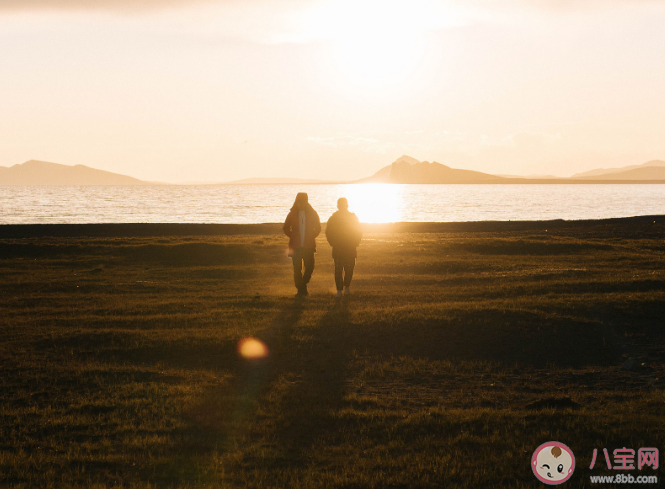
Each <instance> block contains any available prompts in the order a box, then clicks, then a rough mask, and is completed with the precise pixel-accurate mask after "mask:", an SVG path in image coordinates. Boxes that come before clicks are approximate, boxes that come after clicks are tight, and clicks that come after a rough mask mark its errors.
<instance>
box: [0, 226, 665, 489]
mask: <svg viewBox="0 0 665 489" xmlns="http://www.w3.org/2000/svg"><path fill="white" fill-rule="evenodd" d="M652 221H653V222H652ZM12 229H14V231H12V233H14V234H12V233H8V232H5V233H4V235H3V234H2V233H1V232H0V236H4V238H0V297H1V300H0V322H1V327H0V374H1V375H0V399H1V403H0V486H1V487H39V488H46V487H115V486H122V487H157V488H161V487H191V488H199V487H233V488H235V487H237V488H244V487H261V488H268V487H275V488H276V487H293V488H310V487H312V488H313V487H363V488H364V487H367V488H369V487H376V488H384V487H404V488H407V487H424V488H427V487H468V488H481V487H482V488H485V487H544V486H543V485H542V484H541V483H540V482H538V481H537V480H536V478H535V477H534V475H533V473H532V471H531V468H530V461H531V455H532V453H533V451H534V450H535V448H536V447H538V446H539V445H540V444H542V443H544V442H546V441H549V440H558V441H560V442H562V443H565V444H566V445H568V446H569V447H570V448H571V449H572V450H573V452H574V453H575V456H576V460H577V469H576V471H575V474H574V475H573V477H572V479H571V480H569V481H568V482H567V483H566V484H565V486H562V487H603V486H598V485H596V486H592V485H591V483H590V481H589V476H590V475H605V474H611V473H616V472H615V471H608V470H607V469H606V468H604V463H603V460H602V449H603V448H607V449H608V450H609V451H610V452H611V451H613V450H614V449H616V448H621V447H624V446H625V447H628V448H633V449H634V450H635V451H637V449H638V448H641V447H651V446H655V447H657V448H660V450H661V457H660V458H661V466H663V465H665V459H664V458H663V452H665V443H664V442H665V391H664V389H665V326H664V325H665V321H664V318H665V241H664V238H665V218H663V217H658V218H653V219H637V220H614V221H609V222H604V221H597V222H588V223H564V222H561V221H559V222H556V223H552V224H551V225H548V224H547V223H534V224H533V225H529V224H528V223H523V224H522V225H518V224H514V223H513V224H509V223H503V224H502V223H499V224H486V225H482V224H478V225H471V224H470V225H467V226H464V225H459V226H454V225H448V226H445V225H433V224H432V225H415V224H414V225H401V226H400V225H393V226H367V227H366V233H365V239H364V241H363V243H362V245H361V247H360V248H359V253H358V263H357V267H356V276H355V279H354V283H353V285H352V289H353V292H354V295H353V296H352V297H350V298H348V299H344V300H341V301H339V300H336V299H335V298H334V297H333V293H334V282H333V276H332V260H331V256H330V248H329V247H328V245H327V243H325V239H324V238H319V240H318V243H319V250H318V254H317V264H316V270H315V273H314V277H313V280H312V283H311V284H310V293H311V295H310V296H309V297H308V298H307V299H305V300H298V299H295V298H294V297H293V294H294V293H295V288H294V287H293V285H292V272H291V265H290V260H289V259H288V258H287V256H286V241H287V240H286V237H284V236H282V235H280V234H279V228H278V226H263V227H254V228H250V227H248V228H242V227H233V228H219V229H226V232H225V233H226V234H225V233H224V232H216V231H215V232H209V233H208V232H206V233H204V232H201V235H199V236H196V235H189V236H188V235H182V229H183V228H178V229H179V230H180V231H178V232H177V233H175V232H174V233H171V234H181V235H179V236H169V235H168V234H169V231H168V229H169V228H168V226H167V227H163V228H160V231H159V233H156V234H157V235H153V236H149V235H144V236H136V235H135V236H123V234H132V233H126V232H124V231H123V232H119V231H118V232H116V231H117V229H116V231H113V230H111V231H108V232H103V233H97V236H91V237H81V236H74V237H67V236H66V235H67V233H68V231H67V230H68V229H69V230H70V231H71V229H73V228H66V227H65V228H62V229H64V231H62V229H61V231H59V232H58V233H52V234H59V235H60V236H59V237H40V238H37V237H32V238H18V237H7V236H13V235H17V234H16V233H18V235H20V230H19V231H16V232H15V228H12ZM34 229H37V231H35V232H36V233H37V234H39V232H38V230H39V229H42V228H34ZM34 229H33V230H32V231H30V233H27V232H26V233H27V235H30V234H34V232H33V231H34ZM59 229H60V228H59ZM86 229H88V228H86ZM90 229H92V228H90ZM114 229H115V228H114ZM136 229H139V228H136ZM174 229H175V228H174ZM197 229H204V228H202V227H199V228H197ZM205 229H212V228H205ZM215 229H217V228H215ZM243 229H244V230H245V231H246V232H245V231H243ZM229 230H230V231H229ZM125 231H126V230H125ZM86 232H87V231H86ZM70 234H71V233H70ZM74 234H77V233H74ZM78 234H81V233H78ZM83 234H85V233H83ZM92 234H93V235H94V234H95V233H92ZM114 234H116V236H113V235H114ZM134 234H137V233H134ZM139 234H140V233H139ZM144 234H145V233H144ZM147 234H150V233H147ZM203 234H208V235H207V236H204V235H203ZM245 337H255V338H259V339H261V340H262V341H263V342H265V344H266V345H267V346H268V348H269V351H270V355H269V356H268V357H267V358H266V359H262V360H245V359H242V358H241V357H240V356H239V355H238V353H237V345H238V342H239V340H241V339H242V338H245ZM626 363H627V364H628V365H629V366H630V368H622V366H623V365H624V364H626ZM594 448H597V449H598V451H599V452H600V453H601V455H600V457H599V462H597V463H596V468H595V469H593V470H589V464H590V462H591V457H592V454H593V449H594ZM629 473H630V474H632V475H634V476H637V475H653V474H656V475H659V474H660V475H659V478H660V479H662V480H664V481H665V467H661V468H660V469H659V470H658V471H654V470H652V469H650V468H649V469H648V470H647V469H643V470H642V471H641V472H640V471H637V470H635V471H633V472H629ZM604 487H609V485H604ZM641 487H655V486H654V485H652V486H641Z"/></svg>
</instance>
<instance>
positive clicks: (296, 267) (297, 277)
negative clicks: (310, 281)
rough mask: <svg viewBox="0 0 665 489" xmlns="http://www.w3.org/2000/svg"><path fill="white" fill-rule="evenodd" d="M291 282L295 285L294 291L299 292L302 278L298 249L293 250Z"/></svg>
mask: <svg viewBox="0 0 665 489" xmlns="http://www.w3.org/2000/svg"><path fill="white" fill-rule="evenodd" d="M291 258H292V259H293V282H294V283H295V286H296V289H298V290H299V291H300V288H301V287H302V285H303V277H302V261H303V260H302V253H301V252H300V249H296V250H293V256H292V257H291Z"/></svg>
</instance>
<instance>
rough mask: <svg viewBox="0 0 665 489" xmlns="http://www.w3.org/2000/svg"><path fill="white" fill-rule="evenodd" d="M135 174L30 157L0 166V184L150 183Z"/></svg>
mask: <svg viewBox="0 0 665 489" xmlns="http://www.w3.org/2000/svg"><path fill="white" fill-rule="evenodd" d="M151 184H153V183H152V182H144V181H142V180H138V179H137V178H133V177H128V176H126V175H120V174H119V173H112V172H109V171H104V170H97V169H95V168H90V167H89V166H85V165H76V166H68V165H60V164H58V163H49V162H47V161H37V160H30V161H26V162H25V163H22V164H20V165H14V166H11V167H9V168H7V167H4V166H0V185H151Z"/></svg>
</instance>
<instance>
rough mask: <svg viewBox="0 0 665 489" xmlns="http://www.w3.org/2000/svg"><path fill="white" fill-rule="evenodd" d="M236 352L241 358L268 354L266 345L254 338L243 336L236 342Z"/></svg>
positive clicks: (252, 357) (253, 357)
mask: <svg viewBox="0 0 665 489" xmlns="http://www.w3.org/2000/svg"><path fill="white" fill-rule="evenodd" d="M238 353H240V356H242V357H243V358H247V359H250V360H253V359H255V358H265V357H267V356H268V347H267V346H266V345H265V344H264V343H263V342H262V341H260V340H257V339H256V338H243V339H242V340H240V342H239V343H238Z"/></svg>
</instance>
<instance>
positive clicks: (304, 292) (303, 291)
mask: <svg viewBox="0 0 665 489" xmlns="http://www.w3.org/2000/svg"><path fill="white" fill-rule="evenodd" d="M296 295H297V296H299V297H304V296H306V295H309V292H307V284H305V285H301V286H300V288H299V289H298V293H297V294H296Z"/></svg>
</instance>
